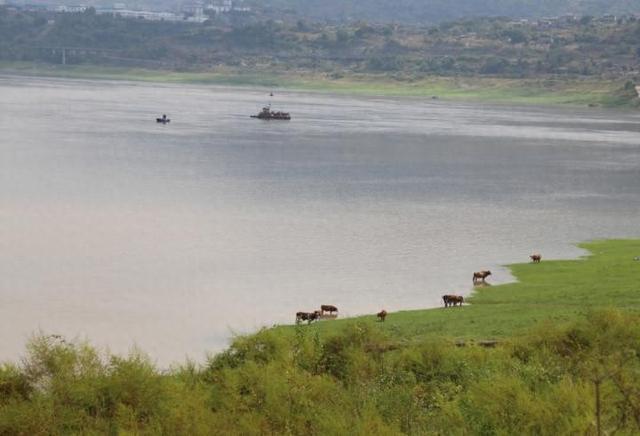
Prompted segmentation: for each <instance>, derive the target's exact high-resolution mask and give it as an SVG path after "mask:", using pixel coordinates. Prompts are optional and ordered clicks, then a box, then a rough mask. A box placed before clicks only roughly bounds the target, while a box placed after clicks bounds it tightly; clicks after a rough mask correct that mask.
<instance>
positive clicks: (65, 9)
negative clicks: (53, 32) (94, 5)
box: [55, 5, 87, 13]
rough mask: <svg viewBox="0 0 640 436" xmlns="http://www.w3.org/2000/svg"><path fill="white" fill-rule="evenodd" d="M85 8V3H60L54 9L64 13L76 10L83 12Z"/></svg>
mask: <svg viewBox="0 0 640 436" xmlns="http://www.w3.org/2000/svg"><path fill="white" fill-rule="evenodd" d="M86 10H87V6H85V5H72V6H68V5H60V6H56V9H55V11H56V12H66V13H78V12H84V11H86Z"/></svg>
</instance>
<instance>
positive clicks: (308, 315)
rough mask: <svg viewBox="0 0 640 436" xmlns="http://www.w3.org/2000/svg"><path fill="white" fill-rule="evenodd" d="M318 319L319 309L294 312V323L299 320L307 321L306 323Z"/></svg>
mask: <svg viewBox="0 0 640 436" xmlns="http://www.w3.org/2000/svg"><path fill="white" fill-rule="evenodd" d="M318 319H320V311H319V310H316V311H313V312H296V324H298V323H300V321H307V323H308V324H311V322H313V321H317V320H318Z"/></svg>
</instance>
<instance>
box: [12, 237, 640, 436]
mask: <svg viewBox="0 0 640 436" xmlns="http://www.w3.org/2000/svg"><path fill="white" fill-rule="evenodd" d="M582 246H583V247H584V248H586V249H588V250H590V251H591V253H592V255H591V256H588V257H586V258H584V259H580V260H571V261H567V260H563V261H549V260H544V259H543V262H542V263H541V264H535V265H534V264H518V265H512V266H511V268H512V270H513V272H514V274H515V275H516V277H517V278H518V279H519V282H518V283H512V284H506V285H500V286H491V287H482V288H478V290H477V293H476V294H475V295H474V296H473V299H472V304H470V305H467V306H463V307H452V308H448V309H444V308H440V309H432V310H421V311H409V312H398V313H391V314H389V316H388V318H387V321H386V322H385V323H380V322H376V321H375V320H374V318H373V317H372V316H368V317H361V318H355V319H350V320H336V321H323V322H319V323H317V324H312V325H310V326H307V325H299V326H287V327H284V326H283V327H276V328H273V329H263V330H261V331H259V332H257V333H255V334H253V335H248V336H242V337H238V338H236V339H235V340H234V341H233V343H232V344H231V345H230V347H229V348H228V349H227V350H225V351H223V352H221V353H219V354H217V355H216V356H212V357H211V358H210V359H209V360H208V362H207V363H206V365H204V366H201V365H196V364H194V363H189V362H187V363H186V364H184V365H182V366H177V367H174V368H172V369H170V370H168V371H161V370H159V369H157V368H156V367H155V366H154V365H153V363H152V361H151V360H150V359H148V358H147V357H145V356H144V355H141V354H140V353H139V352H135V351H134V352H132V353H131V354H130V355H129V356H125V357H122V356H114V355H109V354H107V355H103V353H101V352H99V351H98V350H96V349H94V348H92V347H91V346H89V345H87V344H85V343H74V342H69V341H66V340H65V339H64V338H60V337H59V336H38V337H34V338H33V339H32V340H31V341H30V343H29V344H28V345H27V353H26V356H25V357H24V358H23V359H22V360H21V361H20V363H19V364H0V435H43V436H44V435H67V434H86V435H98V434H113V435H158V434H166V435H185V436H186V435H189V436H192V435H207V436H208V435H265V434H274V435H275V434H278V435H280V434H283V435H284V434H286V435H320V434H323V435H325V434H326V435H343V434H349V435H363V436H364V435H367V436H368V435H401V434H407V435H434V436H435V435H516V434H518V435H549V436H556V435H613V434H620V435H632V434H634V435H635V434H640V388H639V387H640V261H636V260H634V257H637V256H640V240H627V241H622V240H619V241H602V242H592V243H588V244H583V245H582ZM470 281H471V280H470ZM611 308H616V309H621V310H613V309H611ZM545 322H546V324H545ZM456 338H467V339H489V338H496V339H499V340H500V344H499V345H498V346H496V347H492V348H487V347H481V346H472V345H469V346H465V347H458V346H456V345H454V343H453V341H452V340H454V339H456Z"/></svg>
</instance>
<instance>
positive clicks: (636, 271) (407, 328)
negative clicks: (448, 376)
mask: <svg viewBox="0 0 640 436" xmlns="http://www.w3.org/2000/svg"><path fill="white" fill-rule="evenodd" d="M580 247H582V248H584V249H586V250H588V251H589V252H590V253H591V254H590V255H589V256H588V257H586V258H583V259H577V260H543V262H541V263H539V264H534V263H528V264H515V265H510V266H509V268H510V269H511V271H512V273H513V275H514V276H515V277H516V279H517V282H514V283H509V284H504V285H498V286H490V285H488V286H477V287H476V288H475V292H474V294H473V295H472V296H471V298H467V299H466V301H467V302H469V303H471V304H469V305H465V306H463V307H459V306H458V307H450V308H448V309H444V308H437V309H428V310H413V311H403V312H397V313H392V314H389V315H388V317H387V320H386V322H385V323H384V324H382V323H377V322H376V318H375V316H373V315H372V316H365V317H361V318H356V319H355V320H358V321H362V322H365V323H375V325H376V327H377V328H380V329H383V330H384V331H385V332H387V333H388V334H389V335H391V336H392V337H396V338H398V339H403V340H407V339H412V340H421V339H423V338H424V337H426V336H430V335H434V334H435V335H443V336H446V337H450V338H460V339H478V340H483V339H500V338H508V337H510V336H513V335H519V334H522V333H524V332H526V331H527V330H528V329H530V328H531V327H533V326H534V325H536V324H537V323H539V322H543V321H544V322H553V323H564V322H568V321H574V320H576V319H578V318H580V317H582V316H584V315H585V313H587V312H588V311H590V310H593V309H597V308H608V307H612V308H613V307H616V308H620V309H624V310H634V311H640V261H635V260H634V257H640V241H638V240H610V241H597V242H589V243H584V244H580ZM487 281H488V282H490V281H491V280H490V279H488V280H487ZM469 282H470V283H471V277H469ZM353 321H354V319H348V320H336V321H331V322H326V321H323V322H320V323H317V324H314V325H312V326H311V328H312V329H316V330H318V331H319V332H321V333H322V334H329V333H333V332H335V331H336V330H339V329H340V328H342V326H343V325H344V324H348V323H351V322H353ZM294 330H295V329H294V328H293V327H280V328H279V329H278V332H281V333H282V334H284V335H291V334H293V331H294Z"/></svg>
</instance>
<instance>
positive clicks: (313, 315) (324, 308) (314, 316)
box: [296, 253, 542, 324]
mask: <svg viewBox="0 0 640 436" xmlns="http://www.w3.org/2000/svg"><path fill="white" fill-rule="evenodd" d="M529 257H530V258H531V261H532V262H533V263H540V261H541V260H542V256H541V255H540V254H538V253H535V254H532V255H530V256H529ZM490 275H491V271H489V270H483V271H476V272H474V273H473V284H474V285H476V284H478V283H486V279H487V277H489V276H490ZM442 301H443V302H444V307H449V306H454V307H455V306H462V303H464V297H463V296H462V295H453V294H447V295H443V296H442ZM334 313H335V314H336V315H334ZM337 313H338V308H337V307H336V306H333V305H330V304H323V305H321V306H320V310H314V311H313V312H298V313H296V324H298V323H300V322H302V321H307V322H308V323H309V324H311V323H312V322H313V321H317V320H319V319H321V318H322V317H323V316H325V314H328V315H329V316H330V317H335V316H337ZM376 316H377V317H378V320H379V321H381V322H384V321H385V319H386V318H387V311H386V310H384V309H383V310H381V311H380V312H378V313H377V314H376Z"/></svg>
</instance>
